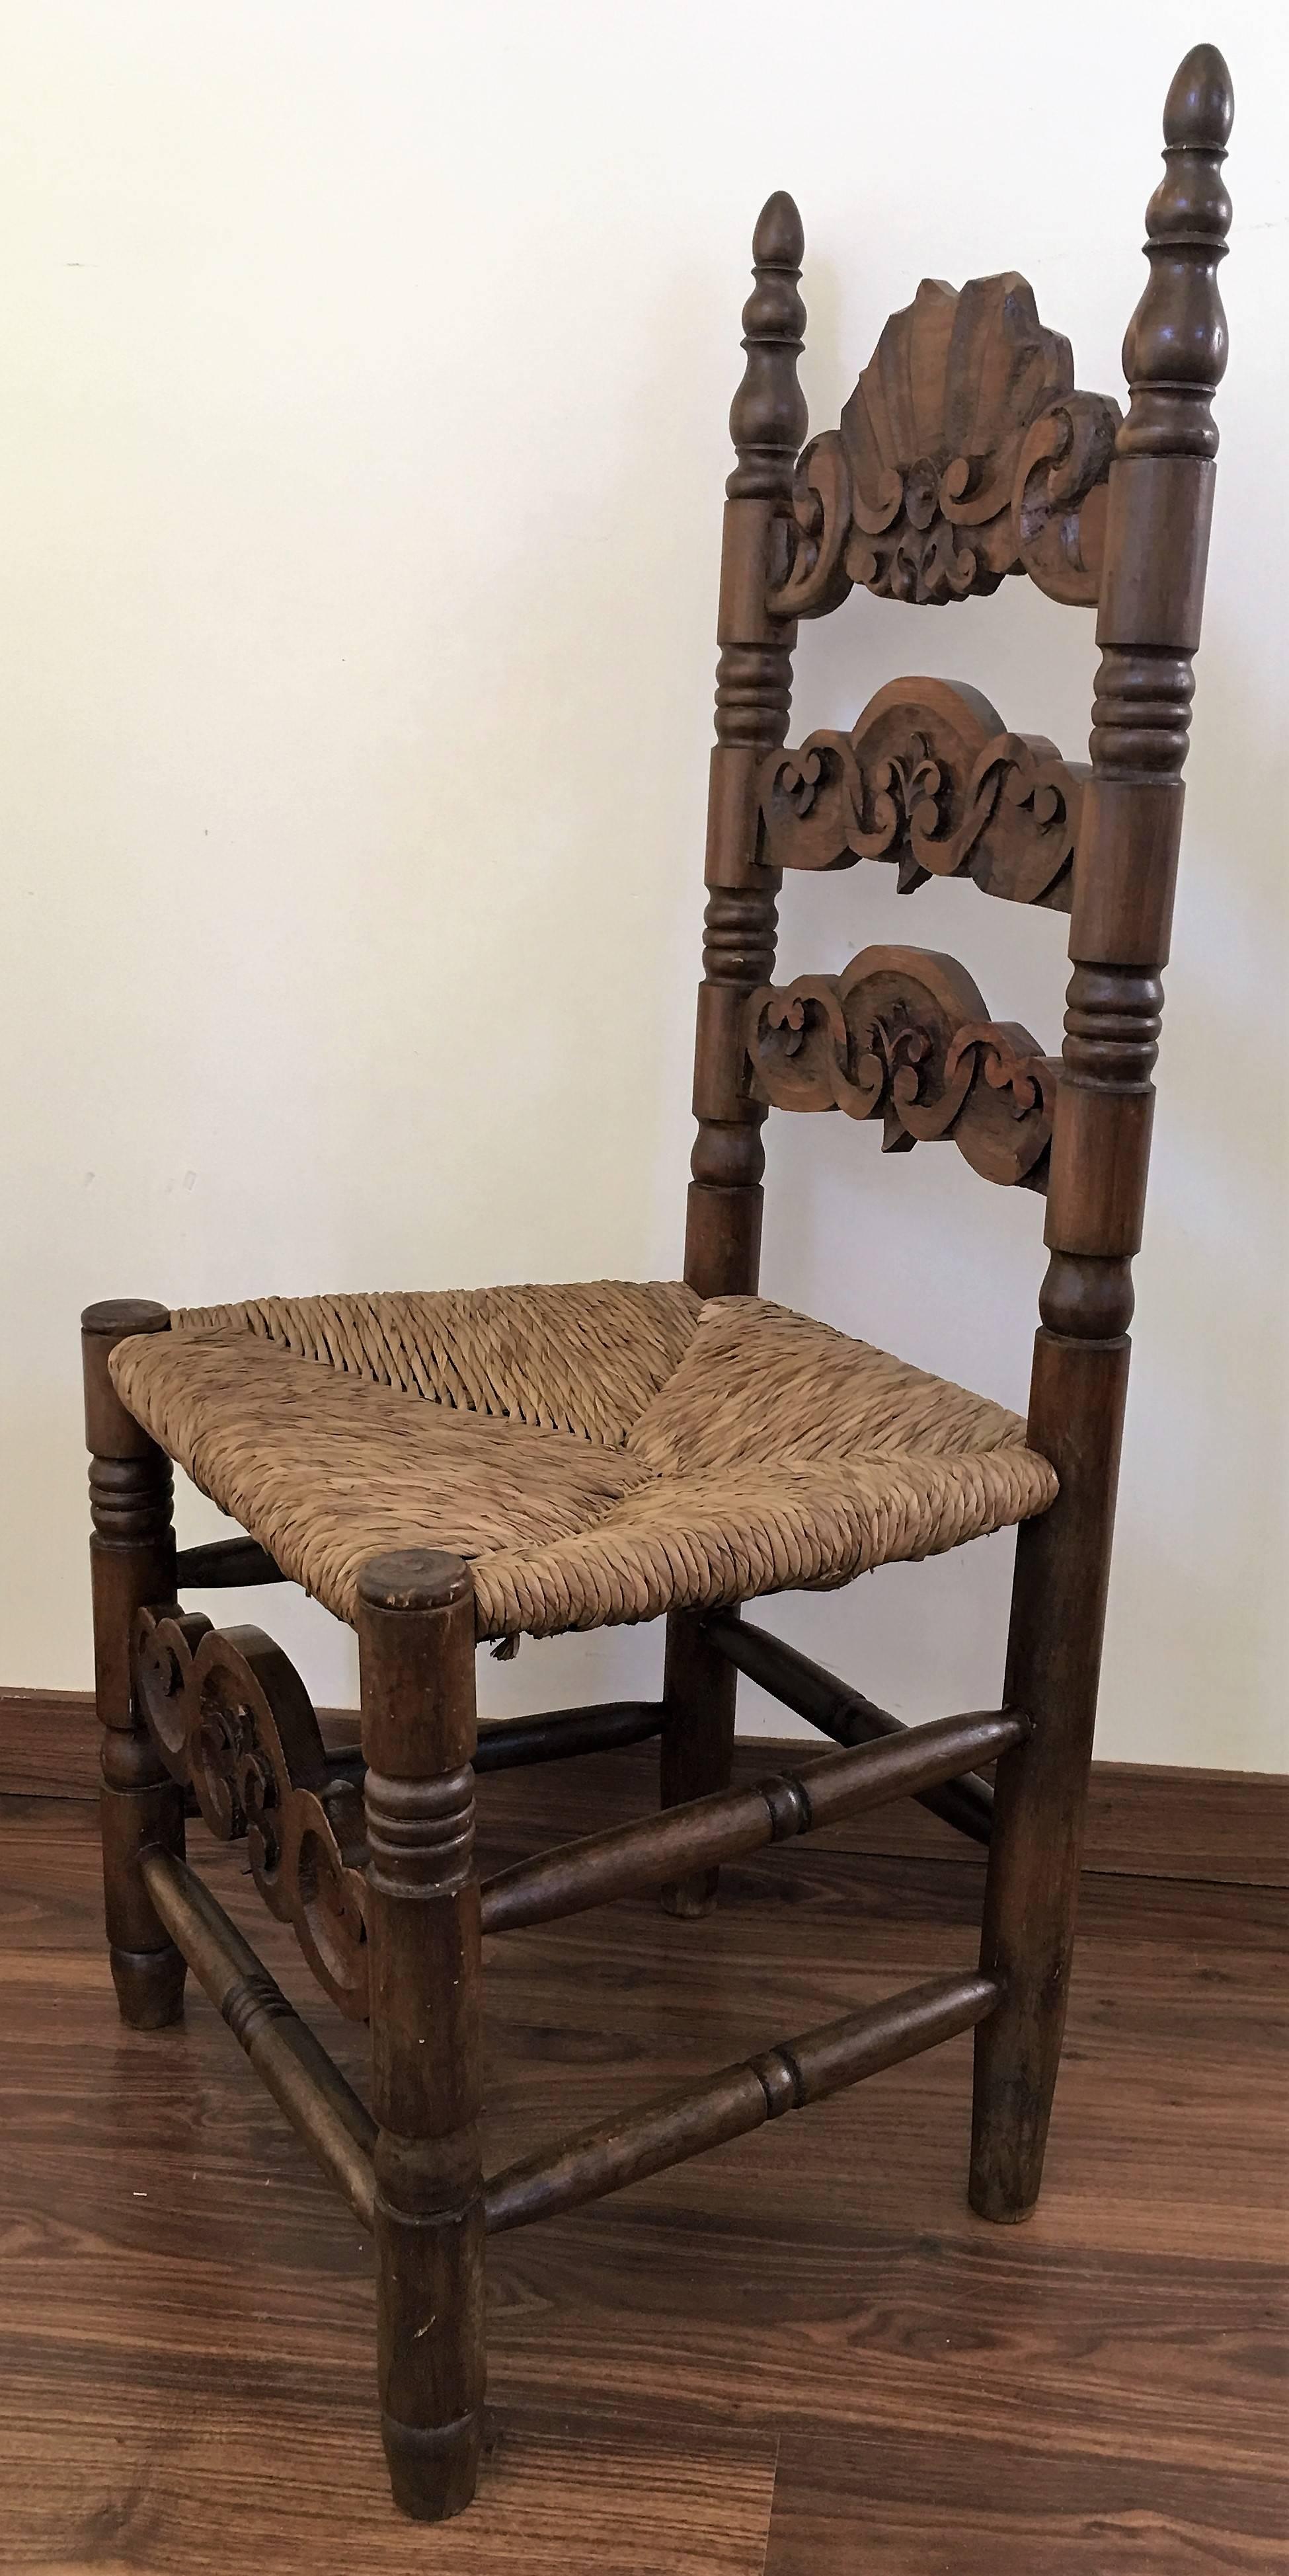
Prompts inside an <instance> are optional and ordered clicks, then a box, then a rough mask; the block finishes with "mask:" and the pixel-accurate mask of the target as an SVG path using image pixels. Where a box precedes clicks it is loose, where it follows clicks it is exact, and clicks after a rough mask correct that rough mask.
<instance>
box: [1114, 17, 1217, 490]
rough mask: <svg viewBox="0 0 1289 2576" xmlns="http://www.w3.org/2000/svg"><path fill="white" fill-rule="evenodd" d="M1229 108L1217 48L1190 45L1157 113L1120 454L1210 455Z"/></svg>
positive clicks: (1126, 348)
mask: <svg viewBox="0 0 1289 2576" xmlns="http://www.w3.org/2000/svg"><path fill="white" fill-rule="evenodd" d="M1234 107H1235V101H1234V93H1233V91H1232V87H1231V75H1230V73H1229V71H1228V70H1227V68H1226V64H1225V63H1224V61H1223V59H1222V56H1221V55H1220V53H1219V52H1218V50H1217V47H1216V45H1195V46H1193V47H1192V49H1191V51H1190V53H1189V54H1188V55H1187V56H1186V59H1185V61H1184V62H1183V63H1182V64H1181V65H1180V66H1179V68H1178V70H1177V72H1176V73H1175V75H1174V78H1173V84H1172V87H1171V89H1170V90H1169V93H1168V98H1167V101H1166V103H1165V107H1164V162H1165V170H1164V176H1163V178H1162V179H1161V181H1160V183H1159V186H1158V187H1157V189H1156V190H1155V193H1154V196H1153V197H1152V198H1151V200H1150V204H1149V206H1148V207H1147V209H1146V233H1147V240H1146V245H1145V250H1146V257H1147V259H1148V260H1149V262H1150V280H1149V283H1148V285H1147V287H1146V291H1145V293H1144V295H1143V296H1142V299H1141V302H1140V304H1139V305H1138V306H1137V310H1136V312H1135V313H1134V315H1133V317H1132V320H1131V322H1130V323H1129V325H1128V332H1127V337H1126V338H1125V340H1124V344H1123V366H1124V373H1125V375H1126V376H1127V379H1128V382H1129V384H1130V386H1131V388H1132V404H1131V408H1130V410H1129V413H1128V417H1127V419H1126V421H1125V422H1124V425H1123V427H1122V429H1121V430H1120V432H1119V437H1118V441H1117V452H1118V454H1119V455H1120V456H1213V455H1215V454H1216V452H1217V428H1216V425H1215V423H1214V420H1213V415H1212V411H1211V409H1210V407H1209V406H1210V402H1211V398H1212V396H1213V394H1214V393H1215V392H1216V390H1217V387H1218V385H1219V384H1220V382H1221V379H1222V375H1223V372H1224V369H1225V366H1226V315H1225V313H1224V312H1223V310H1222V298H1221V295H1220V294H1219V292H1218V285H1217V264H1218V261H1219V260H1220V259H1223V258H1225V255H1226V236H1227V231H1228V229H1229V226H1230V222H1231V201H1230V198H1229V197H1228V195H1227V193H1226V189H1225V187H1224V185H1223V183H1222V163H1223V161H1224V160H1225V159H1226V143H1227V137H1228V135H1229V134H1230V131H1231V119H1232V116H1233V114H1234Z"/></svg>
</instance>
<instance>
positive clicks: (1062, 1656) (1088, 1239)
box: [971, 45, 1232, 2219]
mask: <svg viewBox="0 0 1289 2576" xmlns="http://www.w3.org/2000/svg"><path fill="white" fill-rule="evenodd" d="M1231 115H1232V102H1231V84H1230V75H1229V73H1228V72H1227V69H1226V65H1225V63H1224V62H1223V60H1222V57H1221V55H1220V54H1219V53H1218V52H1217V51H1216V49H1215V48H1214V47H1213V46H1211V45H1199V46H1196V47H1195V49H1194V51H1193V52H1192V53H1190V54H1188V55H1187V57H1186V60H1185V62H1184V63H1183V64H1182V67H1181V69H1180V71H1179V72H1178V73H1177V76H1176V78H1175V80H1174V82H1173V85H1172V88H1171V89H1170V91H1169V94H1168V102H1167V106H1166V108H1165V111H1164V139H1165V146H1166V156H1167V158H1166V172H1165V177H1164V179H1163V181H1162V183H1161V185H1160V187H1159V188H1158V190H1157V191H1156V194H1155V196H1154V197H1153V198H1152V200H1151V203H1150V207H1149V210H1148V213H1147V218H1146V225H1147V232H1148V235H1149V239H1148V242H1147V256H1148V258H1149V261H1150V280H1149V283H1148V285H1147V287H1146V291H1145V294H1144V295H1143V297H1142V300H1141V303H1140V305H1139V306H1138V308H1137V312H1136V314H1135V316H1134V318H1133V321H1132V323H1131V325H1130V327H1129V331H1128V336H1127V340H1126V341H1125V344H1124V367H1125V371H1126V373H1127V376H1128V380H1129V385H1130V387H1131V396H1132V398H1131V403H1130V406H1129V411H1128V417H1127V419H1126V420H1125V422H1124V424H1123V427H1122V429H1121V430H1120V432H1119V435H1118V439H1117V442H1116V452H1115V461H1114V464H1113V466H1112V467H1111V469H1110V480H1109V505H1108V515H1107V524H1106V535H1105V568H1104V574H1103V579H1102V588H1101V605H1100V610H1099V614H1098V618H1097V639H1098V642H1099V643H1100V645H1101V648H1102V655H1101V666H1100V670H1099V673H1098V676H1097V683H1096V698H1095V702H1094V707H1093V732H1092V779H1091V783H1090V785H1089V787H1088V791H1087V794H1086V796H1085V799H1084V805H1083V817H1082V823H1081V827H1080V834H1079V848H1078V856H1077V860H1076V868H1075V895H1074V910H1073V915H1072V919H1071V925H1070V956H1071V960H1072V963H1073V973H1072V976H1071V979H1070V987H1069V1007H1068V1010H1067V1013H1066V1022H1065V1026H1066V1038H1065V1048H1064V1056H1063V1064H1062V1075H1061V1082H1060V1087H1059V1090H1058V1094H1057V1108H1056V1123H1055V1127H1054V1131H1053V1137H1052V1151H1051V1173H1050V1181H1049V1189H1048V1202H1047V1225H1046V1240H1047V1243H1048V1245H1049V1247H1050V1251H1051V1261H1050V1264H1049V1267H1048V1272H1047V1277H1046V1280H1045V1282H1044V1286H1043V1290H1042V1294H1041V1296H1040V1300H1039V1305H1040V1312H1041V1315H1042V1324H1041V1327H1040V1330H1039V1333H1038V1338H1037V1341H1036V1344H1035V1352H1034V1374H1033V1380H1032V1384H1031V1391H1030V1407H1029V1437H1030V1441H1031V1444H1032V1445H1033V1447H1035V1448H1036V1449H1038V1450H1040V1451H1041V1452H1042V1453H1043V1455H1044V1456H1046V1457H1048V1458H1050V1459H1051V1460H1052V1462H1053V1464H1054V1466H1055V1467H1056V1468H1057V1470H1058V1473H1059V1475H1060V1479H1061V1488H1060V1493H1059V1495H1058V1497H1057V1500H1056V1502H1055V1504H1054V1505H1053V1507H1052V1509H1051V1510H1050V1511H1049V1512H1047V1513H1045V1514H1044V1515H1043V1516H1042V1518H1041V1519H1039V1520H1036V1521H1029V1522H1026V1523H1025V1524H1024V1526H1023V1527H1022V1529H1021V1530H1020V1532H1019V1534H1018V1541H1017V1551H1016V1577H1015V1588H1014V1593H1013V1604H1012V1622H1011V1637H1010V1643H1009V1649H1008V1659H1007V1677H1006V1682H1005V1685H1004V1695H1005V1697H1006V1700H1007V1702H1008V1705H1009V1706H1011V1707H1014V1708H1023V1709H1025V1710H1027V1712H1028V1713H1029V1715H1030V1716H1031V1717H1032V1719H1033V1721H1034V1734H1033V1736H1032V1738H1031V1739H1030V1740H1029V1741H1028V1742H1027V1743H1026V1744H1024V1745H1022V1746H1018V1747H1017V1748H1016V1750H1015V1751H1014V1752H1012V1753H1011V1754H1010V1755H1008V1756H1006V1757H1005V1758H1004V1760H1003V1761H1002V1762H1001V1763H1000V1764H999V1766H998V1775H997V1781H996V1786H995V1814H994V1832H993V1838H992V1842H991V1845H990V1856H989V1872H988V1879H987V1883H986V1893H985V1921H984V1934H983V1942H982V1949H981V1965H982V1967H983V1968H984V1969H985V1970H986V1971H987V1972H989V1973H991V1974H999V1975H1001V1976H1002V1977H1003V1979H1004V1980H1005V1982H1006V1985H1007V1989H1008V2000H1007V2003H1006V2004H1005V2006H1004V2007H1003V2009H1002V2010H1001V2011H1000V2012H998V2013H996V2014H995V2015H993V2016H992V2017H991V2020H990V2022H989V2025H988V2027H987V2028H982V2030H981V2031H980V2033H979V2034H978V2036H977V2040H976V2087H975V2127H974V2132H973V2145H972V2181H971V2191H972V2202H973V2206H974V2207H975V2208H976V2209H978V2210H979V2211H980V2212H981V2213H982V2215H984V2216H986V2217H992V2218H998V2219H1015V2218H1022V2217H1024V2216H1025V2214H1026V2213H1027V2211H1029V2210H1030V2209H1032V2207H1033V2205H1034V2202H1035V2200H1036V2198H1037V2195H1038V2190H1039V2184H1040V2181H1041V2178H1042V2170H1043V2149H1044V2143H1045V2139H1046V2135H1047V2123H1048V2116H1049V2111H1050V2107H1051V2100H1052V2090H1053V2086H1054V2084H1055V2082H1056V2073H1057V2067H1058V2065H1059V2062H1060V2053H1061V2033H1062V2028H1063V2024H1064V2017H1065V1996H1066V1990H1067V1984H1068V1979H1069V1972H1070V1954H1071V1947H1072V1943H1073V1937H1074V1916H1075V1907H1076V1901H1077V1893H1078V1879H1079V1864H1080V1856H1081V1851H1082V1841H1083V1819H1084V1810H1085V1805H1086V1798H1087V1780H1088V1769H1089V1765H1090V1762H1091V1757H1092V1732H1093V1725H1094V1721H1095V1717H1096V1703H1097V1684H1098V1679H1099V1672H1100V1661H1101V1634H1102V1627H1103V1622H1104V1615H1105V1599H1106V1588H1107V1583H1108V1578H1109V1569H1110V1547H1111V1538H1112V1533H1113V1526H1114V1504H1115V1488H1116V1483H1117V1479H1118V1465H1119V1441H1120V1433H1121V1427H1122V1422H1123V1409H1124V1398H1125V1394H1126V1390H1127V1378H1128V1325H1129V1322H1130V1321H1131V1317H1132V1276H1131V1273H1132V1256H1133V1254H1134V1252H1135V1251H1136V1250H1137V1248H1138V1246H1139V1244H1140V1241H1141V1221H1142V1211H1143V1208H1144V1204H1145V1195H1146V1170H1147V1163H1148V1159H1149V1152H1150V1119H1151V1111H1152V1107H1153V1101H1154V1094H1153V1090H1152V1086H1151V1079H1150V1077H1151V1071H1152V1068H1153V1066H1154V1062H1155V1055H1156V1049H1157V1042H1158V1037H1159V1014H1160V1010H1161V1007H1162V1000H1163V994H1162V986H1161V984H1160V969H1161V967H1162V966H1163V965H1164V963H1165V961H1166V959H1167V955H1168V932H1169V923H1170V919H1171V912H1172V893H1173V879H1174V875H1175V872H1176V860H1177V849H1178V843H1179V838H1180V833H1181V817H1182V794H1183V790H1182V765H1183V762H1184V760H1185V757H1186V737H1187V727H1188V724H1189V721H1190V700H1191V693H1192V687H1193V682H1192V676H1191V661H1192V657H1193V655H1194V652H1195V648H1196V646H1197V645H1198V643H1199V633H1200V609H1201V605H1202V599H1203V588H1204V566H1205V560H1206V555H1207V547H1208V527H1209V518H1210V514H1211V510H1212V483H1213V474H1214V470H1215V468H1214V455H1215V451H1216V447H1217V432H1216V429H1215V428H1214V425H1213V416H1212V411H1211V409H1210V403H1211V397H1212V395H1213V393H1214V391H1215V389H1216V387H1217V385H1218V383H1219V382H1220V380H1221V376H1222V372H1223V368H1224V366H1225V363H1226V327H1225V321H1224V317H1223V313H1222V303H1221V298H1220V296H1219V294H1218V290H1217V276H1216V272H1217V263H1218V261H1219V260H1220V259H1221V257H1222V255H1223V252H1224V250H1225V247H1226V230H1227V226H1228V224H1229V222H1230V213H1231V210H1230V205H1229V202H1228V199H1227V196H1226V193H1225V189H1224V188H1223V185H1222V177H1221V165H1222V162H1223V160H1224V158H1225V145H1226V139H1227V135H1228V134H1229V132H1230V127H1231Z"/></svg>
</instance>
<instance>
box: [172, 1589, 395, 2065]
mask: <svg viewBox="0 0 1289 2576" xmlns="http://www.w3.org/2000/svg"><path fill="white" fill-rule="evenodd" d="M132 1668H133V1673H134V1687H135V1695H136V1699H137V1702H138V1705H139V1707H140V1708H141V1710H142V1712H143V1714H144V1716H145V1718H146V1720H147V1723H148V1728H149V1733H150V1736H151V1740H152V1743H153V1745H154V1746H155V1747H156V1750H157V1752H158V1753H159V1754H160V1756H161V1759H162V1761H163V1762H164V1764H165V1766H166V1769H167V1771H168V1772H169V1775H170V1777H171V1779H172V1780H174V1781H177V1782H179V1783H180V1784H181V1785H183V1786H184V1787H191V1788H192V1790H193V1792H194V1794H195V1796H196V1799H197V1804H198V1808H199V1809H200V1812H201V1816H202V1819H203V1822H204V1823H205V1824H206V1825H207V1826H208V1827H209V1829H210V1831H211V1832H212V1833H213V1834H214V1835H215V1836H216V1837H217V1839H218V1840H219V1841H221V1842H233V1841H237V1840H239V1839H240V1838H241V1837H242V1836H243V1835H245V1837H246V1839H247V1842H248V1846H249V1852H250V1863H251V1874H252V1877H253V1878H254V1880H255V1884H256V1886H257V1887H258V1889H259V1892H260V1894H261V1896H262V1897H263V1898H264V1901H265V1903H266V1905H267V1906H268V1907H269V1910H270V1912H271V1913H273V1914H275V1915H276V1916H277V1918H278V1920H279V1921H280V1922H283V1923H289V1924H290V1926H291V1928H292V1930H293V1932H294V1933H295V1936H296V1939H297V1940H298V1942H299V1944H300V1947H301V1949H302V1951H303V1952H304V1956H305V1958H306V1959H307V1961H308V1963H309V1966H310V1968H311V1969H312V1971H313V1974H314V1976H315V1977H316V1978H317V1980H318V1983H319V1984H320V1985H321V1986H322V1987H323V1988H324V1989H325V1991H326V1992H327V1994H329V1995H330V1997H331V1999H332V2001H333V2003H336V2004H338V2005H339V2006H340V2009H341V2011H342V2012H344V2013H346V2014H348V2015H349V2017H350V2018H351V2019H352V2020H355V2021H362V2020H365V2019H366V2015H367V1995H368V1970H367V1940H366V1924H365V1916H364V1880H363V1871H364V1867H365V1864H366V1859H367V1838H366V1829H365V1825H364V1820H363V1802H362V1791H361V1788H360V1787H359V1786H358V1784H357V1783H356V1782H355V1781H354V1780H352V1779H351V1778H350V1777H348V1776H347V1775H345V1774H344V1773H339V1774H338V1773H337V1772H335V1771H334V1770H333V1768H332V1766H331V1764H330V1763H329V1761H328V1758H327V1754H326V1752H325V1749H324V1747H323V1742H322V1737H321V1734H320V1732H319V1728H318V1722H317V1719H316V1717H315V1715H314V1712H313V1709H312V1706H311V1704H310V1701H309V1696H308V1693H307V1691H306V1690H305V1687H304V1684H303V1682H302V1681H301V1679H300V1676H299V1674H298V1673H297V1672H296V1670H295V1667H294V1665H293V1664H292V1663H291V1662H290V1661H289V1659H288V1658H287V1656H285V1655H284V1654H283V1653H282V1650H281V1648H280V1647H279V1646H276V1645H274V1643H273V1640H272V1638H271V1637H266V1636H265V1635H264V1633H263V1631H262V1630H261V1629H259V1628H249V1627H243V1628H228V1629H219V1628H212V1627H211V1625H210V1622H209V1620H207V1619H205V1618H203V1617H202V1616H201V1615H200V1613H198V1612H195V1611H193V1612H184V1611H181V1610H179V1609H177V1608H175V1609H171V1610H166V1609H164V1608H161V1609H158V1608H149V1609H144V1610H142V1611H140V1613H139V1615H138V1617H137V1619H136V1621H135V1628H134V1639H133V1649H132Z"/></svg>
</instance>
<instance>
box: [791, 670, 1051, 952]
mask: <svg viewBox="0 0 1289 2576" xmlns="http://www.w3.org/2000/svg"><path fill="white" fill-rule="evenodd" d="M1087 777H1088V771H1087V768H1086V766H1085V765H1084V764H1083V763H1082V762H1077V763H1076V762H1067V761H1064V760H1062V758H1061V756H1060V753H1059V752H1058V750H1057V748H1056V745H1055V743H1053V742H1049V741H1048V739H1047V736H1046V734H1016V733H1009V732H1008V731H1007V730H1006V728H1005V726H1004V724H1003V720H1002V717H1001V716H1000V715H999V713H998V710H997V708H996V707H993V706H991V705H990V703H989V700H988V699H987V698H985V697H982V696H981V694H980V691H979V690H978V689H972V688H967V687H965V686H964V685H963V684H962V683H961V682H960V681H953V680H930V679H910V680H888V682H887V684H886V686H885V688H882V689H879V690H878V692H877V695H876V697H873V698H870V699H869V702H868V705H867V706H866V707H865V708H864V711H863V713H862V715H860V716H859V717H857V719H856V721H855V723H854V724H853V725H852V726H851V729H850V731H849V733H836V732H833V731H831V730H829V729H827V728H824V729H821V730H820V731H818V732H816V733H811V734H808V735H807V736H806V739H805V741H804V742H803V743H800V744H797V745H794V746H793V748H792V749H791V750H789V751H776V752H771V753H770V755H769V757H768V759H767V760H766V761H765V762H764V764H763V767H762V771H761V778H760V789H759V792H760V807H761V828H762V840H761V855H762V859H763V861H764V863H765V864H766V865H768V866H770V867H773V868H779V869H784V868H808V869H819V868H853V867H854V866H855V865H856V863H857V861H859V860H860V859H883V860H886V861H888V862H890V863H891V864H892V865H893V866H896V867H897V868H898V870H899V875H898V879H897V883H898V888H899V892H900V893H901V894H911V893H913V892H914V890H915V889H916V888H917V887H918V886H922V885H927V884H928V883H929V882H930V880H931V878H932V877H966V878H969V879H971V880H972V882H973V883H974V884H976V885H978V886H979V887H980V888H981V890H982V892H984V893H985V894H992V895H1001V896H1003V897H1004V898H1005V899H1006V901H1008V902H1009V903H1037V904H1043V905H1045V906H1046V907H1047V909H1048V910H1049V911H1052V912H1068V911H1069V909H1070V893H1071V875H1072V865H1073V859H1074V844H1075V839H1076V837H1077V834H1078V827H1079V816H1080V813H1081V811H1082V806H1083V789H1084V784H1085V781H1086V779H1087Z"/></svg>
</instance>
